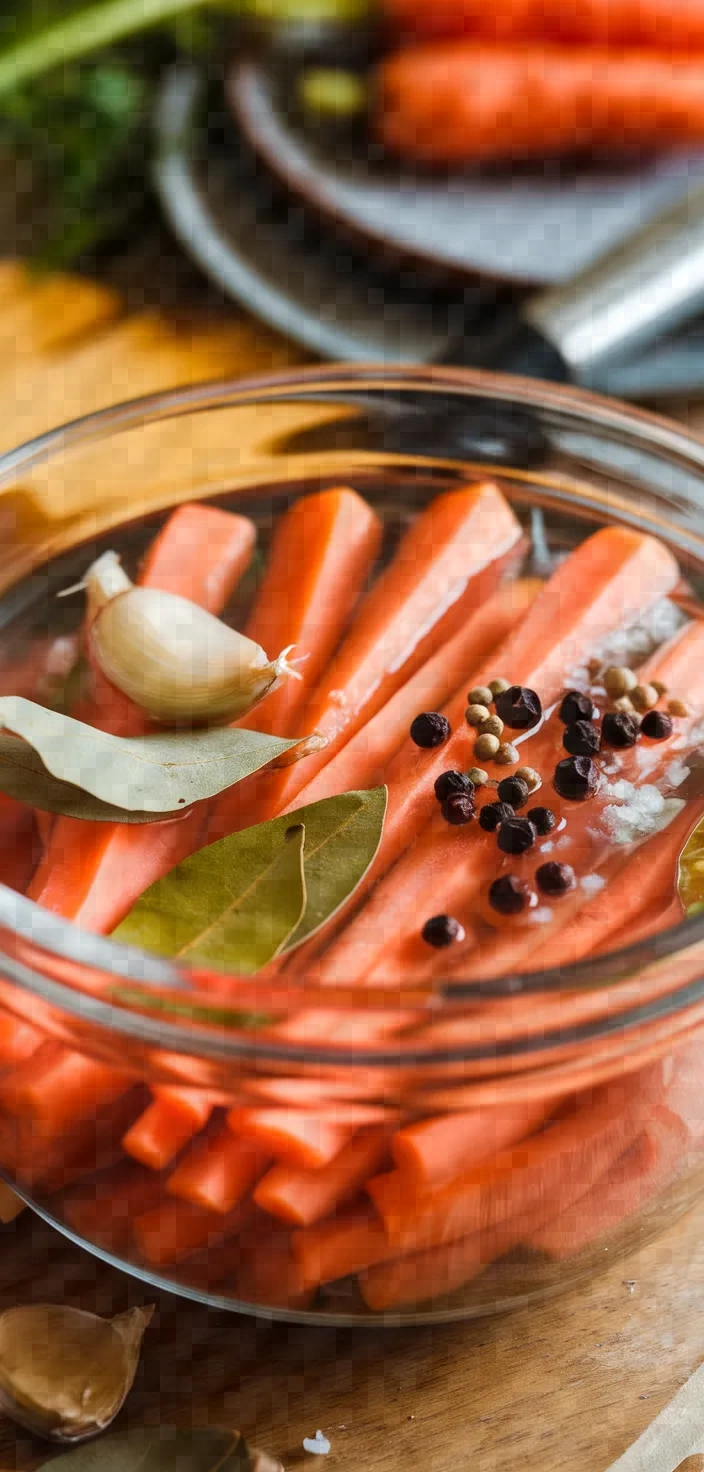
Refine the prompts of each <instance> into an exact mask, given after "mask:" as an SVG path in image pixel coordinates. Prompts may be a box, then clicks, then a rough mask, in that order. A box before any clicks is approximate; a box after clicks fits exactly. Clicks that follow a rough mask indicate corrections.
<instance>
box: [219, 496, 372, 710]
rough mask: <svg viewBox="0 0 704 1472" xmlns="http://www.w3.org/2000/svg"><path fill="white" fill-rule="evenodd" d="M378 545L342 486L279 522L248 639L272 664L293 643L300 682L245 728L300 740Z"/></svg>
mask: <svg viewBox="0 0 704 1472" xmlns="http://www.w3.org/2000/svg"><path fill="white" fill-rule="evenodd" d="M380 545H381V522H380V521H379V518H378V516H377V515H376V514H375V512H374V511H372V509H371V506H368V505H367V502H366V501H364V500H362V497H361V496H358V495H357V492H356V491H350V490H348V489H346V488H345V487H342V488H341V489H336V490H332V491H320V492H318V493H317V494H316V495H313V496H302V497H301V498H300V500H298V501H296V502H295V504H294V505H293V506H292V507H291V510H290V511H288V512H287V513H286V515H285V516H284V517H283V518H282V520H281V521H280V522H279V524H278V527H277V529H276V531H275V533H274V540H273V542H272V546H271V551H270V553H269V560H268V563H267V569H266V573H265V575H264V579H263V581H262V584H261V587H260V589H259V591H258V593H257V597H256V601H255V605H254V608H253V610H252V614H251V616H250V618H249V619H248V622H247V629H246V632H247V635H248V637H249V638H250V639H253V640H254V642H255V643H256V644H261V646H262V649H265V650H266V652H267V654H268V655H269V657H270V658H271V659H274V658H275V657H276V655H277V654H279V653H280V652H281V650H282V649H284V648H285V647H286V645H287V644H294V645H295V649H294V651H293V656H292V657H293V660H294V662H297V668H298V669H299V672H300V674H301V676H302V678H301V679H300V680H287V681H286V682H285V683H284V684H283V685H281V686H280V687H279V689H278V690H274V691H273V693H272V694H271V695H267V697H266V700H264V701H263V702H262V704H261V706H260V707H258V709H257V713H256V718H255V717H254V715H252V716H251V717H249V718H248V719H247V720H246V721H243V722H242V724H243V725H250V724H251V725H253V726H255V727H256V729H257V730H258V731H267V732H269V733H270V734H271V735H276V736H288V735H292V736H295V735H298V734H299V727H300V734H303V726H301V724H300V718H301V711H302V708H303V706H304V705H305V702H306V699H307V696H308V693H309V692H310V691H311V690H312V689H314V687H315V685H316V684H317V683H318V680H319V679H320V678H321V676H322V674H323V671H324V670H325V668H326V666H327V664H328V662H329V660H330V659H331V658H332V656H333V654H334V653H335V650H336V648H337V645H338V644H339V642H340V638H341V637H342V634H343V633H344V630H345V626H346V624H347V623H348V622H349V619H350V617H351V615H352V613H353V611H354V609H355V607H356V604H357V600H358V598H359V596H360V593H361V592H362V589H363V587H364V584H365V582H366V579H367V577H368V576H369V573H370V570H371V568H372V567H373V565H374V562H375V559H376V557H377V555H378V552H379V547H380Z"/></svg>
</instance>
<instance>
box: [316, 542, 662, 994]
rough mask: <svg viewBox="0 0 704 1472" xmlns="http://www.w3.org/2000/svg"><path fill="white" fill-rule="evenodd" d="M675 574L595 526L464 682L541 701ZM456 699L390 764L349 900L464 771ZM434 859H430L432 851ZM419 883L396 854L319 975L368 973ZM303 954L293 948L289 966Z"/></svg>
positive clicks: (463, 730)
mask: <svg viewBox="0 0 704 1472" xmlns="http://www.w3.org/2000/svg"><path fill="white" fill-rule="evenodd" d="M677 576H678V574H677V565H676V563H675V560H674V558H673V557H672V555H671V553H670V552H669V551H668V550H667V548H666V547H664V546H663V545H662V544H661V543H660V542H657V541H655V539H654V538H652V537H644V536H641V535H640V534H639V533H637V532H631V531H627V530H624V529H622V528H620V527H609V528H607V529H605V530H604V531H600V532H596V533H595V534H594V535H593V536H592V537H590V538H589V539H588V540H587V541H586V542H583V543H582V544H581V546H579V547H578V548H577V549H576V551H575V552H573V553H572V554H571V556H570V557H568V558H567V559H566V561H565V562H563V563H562V564H561V566H560V567H559V568H558V570H557V572H555V573H554V574H553V576H552V578H551V579H550V581H549V582H548V583H547V584H546V586H545V588H544V589H543V591H542V593H540V594H539V596H538V597H537V598H536V600H535V602H534V603H533V605H532V607H531V608H529V610H528V612H527V614H526V616H525V618H524V619H523V621H522V623H521V625H520V626H519V628H518V629H517V630H516V632H515V633H514V634H512V635H511V636H510V637H509V639H508V640H507V641H506V643H505V644H504V645H503V646H502V647H501V649H499V650H498V651H497V653H496V655H495V656H493V657H492V660H491V663H490V664H487V665H485V666H482V667H481V668H480V669H479V670H475V671H474V672H473V674H472V676H471V679H472V683H476V684H485V683H486V681H487V680H491V679H493V678H495V676H496V672H497V670H499V671H500V672H501V673H502V675H504V676H505V677H506V678H508V679H511V680H512V681H513V682H514V683H516V684H520V685H528V686H530V687H533V688H535V689H537V690H538V691H539V693H540V698H541V700H542V702H543V706H544V707H547V706H549V705H550V704H551V703H552V702H553V701H555V700H556V699H557V698H558V696H559V694H560V693H561V690H562V688H563V679H564V671H565V670H566V669H567V670H571V669H575V668H576V667H578V666H579V665H580V664H581V663H584V661H585V660H587V659H588V658H589V657H590V656H591V655H592V654H593V653H594V651H595V650H596V649H598V648H599V646H600V643H602V642H603V640H604V639H605V638H606V637H607V635H608V634H609V633H610V632H612V631H613V630H614V629H618V628H620V627H622V626H624V625H628V624H631V623H633V622H635V620H636V619H637V618H638V617H640V616H642V614H643V613H644V612H645V610H646V609H647V608H649V607H651V606H652V605H653V604H654V603H656V602H657V601H659V599H660V598H662V597H663V596H664V595H665V594H666V593H667V592H668V591H669V590H670V589H671V588H672V587H674V586H675V584H676V581H677ZM465 705H466V691H461V692H460V694H459V695H458V696H457V697H456V699H455V700H453V701H452V702H451V703H450V705H448V706H447V707H446V710H445V712H444V713H445V715H446V717H447V719H448V721H449V723H450V727H451V731H452V735H451V736H450V738H449V740H448V741H446V742H445V743H444V745H442V746H440V747H439V748H437V749H436V750H434V751H426V750H419V749H418V748H417V747H415V746H413V744H412V742H410V741H409V742H407V743H406V745H405V747H404V748H403V749H402V750H401V751H400V752H399V754H398V756H397V757H396V759H395V760H394V762H392V764H391V767H390V769H389V773H388V778H387V781H388V788H389V801H388V807H387V812H386V821H385V824H384V833H383V836H382V840H381V844H380V847H379V852H378V854H377V856H376V859H375V861H374V863H373V864H372V866H371V869H370V871H369V873H368V874H367V876H366V878H365V880H364V883H363V885H362V886H361V887H360V888H358V890H357V892H356V894H355V897H354V900H353V904H354V905H358V904H359V900H360V898H361V897H362V895H363V894H364V893H365V892H368V891H369V889H370V888H371V887H372V885H373V884H374V882H375V880H378V879H379V878H381V876H382V875H383V874H384V873H385V871H386V870H387V869H388V868H389V867H390V866H391V865H392V864H393V863H395V861H396V860H397V859H399V858H400V855H401V854H403V853H404V850H406V849H410V846H411V844H412V842H413V839H414V838H415V836H416V834H417V833H418V832H419V830H420V829H422V828H423V827H424V826H425V825H426V824H427V823H428V822H429V820H430V819H431V818H432V817H433V815H434V814H435V813H436V810H437V803H436V799H435V794H434V791H433V784H434V782H435V779H436V778H437V777H438V776H439V775H440V773H441V772H443V771H446V770H448V769H455V770H458V771H466V770H467V769H468V768H469V767H470V766H472V765H473V764H474V758H473V755H472V749H473V745H474V741H475V733H474V731H472V730H470V728H469V727H468V726H467V723H466V721H465V719H464V710H465ZM530 745H531V743H530V737H529V739H528V740H527V742H526V743H525V747H526V760H530ZM500 770H501V769H500V768H497V771H500ZM446 827H447V825H445V824H442V826H439V825H438V828H437V831H438V833H439V834H441V835H442V837H443V838H444V839H445V840H446V839H447V834H446V832H445V829H446ZM452 837H453V838H454V839H456V840H457V847H458V851H459V849H461V848H464V849H467V848H468V847H469V846H474V853H475V854H476V853H478V852H479V850H478V848H477V847H476V845H477V841H478V837H479V835H477V834H476V832H475V830H474V829H472V830H471V831H470V830H469V829H459V830H457V832H456V833H453V834H452ZM483 837H484V838H486V837H487V835H483ZM437 857H438V863H439V860H440V857H441V854H440V850H439V849H438V855H437ZM465 857H466V855H465ZM427 862H428V864H429V865H430V867H431V869H432V871H433V873H434V872H435V870H436V867H437V866H436V854H435V848H434V845H433V843H432V841H431V840H429V843H428V860H427ZM440 867H441V868H442V864H440ZM427 890H428V878H427V869H426V868H425V867H424V866H423V865H422V864H421V863H420V862H419V856H418V852H417V849H416V850H412V851H411V852H409V853H408V854H407V855H405V856H404V857H403V858H401V859H400V863H399V864H398V866H397V868H396V870H395V871H394V872H393V874H392V875H390V876H389V881H387V883H386V884H383V885H379V886H378V888H377V890H376V892H375V894H374V895H373V897H372V900H371V902H370V903H369V904H368V905H367V906H366V908H365V909H364V910H363V911H362V913H361V914H360V915H359V916H358V917H357V919H356V920H354V921H353V922H352V923H351V924H349V925H348V926H347V928H346V930H345V933H344V934H343V935H342V936H341V938H340V939H339V940H338V941H337V942H336V944H334V945H333V946H332V947H331V949H330V950H329V951H328V953H327V955H326V956H325V957H324V958H323V961H322V963H321V966H320V972H319V980H321V981H325V980H330V981H332V982H334V981H336V980H338V981H339V980H346V981H349V980H351V979H353V978H355V977H357V976H367V975H368V974H369V972H370V970H371V967H372V963H373V961H374V960H375V959H376V957H377V956H378V955H379V954H380V952H381V950H382V949H383V947H384V944H385V943H386V941H387V940H388V937H389V936H390V935H394V934H395V933H396V931H397V928H398V915H399V914H403V915H408V914H415V913H417V911H418V905H419V902H420V901H419V896H420V900H422V897H423V895H426V896H427ZM400 896H402V903H401V908H400V909H399V897H400ZM349 908H350V907H349V906H348V907H346V910H345V911H342V912H340V915H339V917H337V918H336V922H335V923H336V926H338V927H339V926H340V925H341V924H342V923H343V921H344V919H345V918H346V916H347V915H348V914H349ZM421 913H423V912H422V911H421ZM326 938H328V937H326V934H325V932H323V933H322V935H321V936H320V938H319V939H318V940H317V942H316V943H317V944H318V945H321V944H324V942H325V940H326ZM303 949H305V948H303ZM303 959H304V958H303V956H302V953H301V956H300V957H299V963H298V964H302V962H303Z"/></svg>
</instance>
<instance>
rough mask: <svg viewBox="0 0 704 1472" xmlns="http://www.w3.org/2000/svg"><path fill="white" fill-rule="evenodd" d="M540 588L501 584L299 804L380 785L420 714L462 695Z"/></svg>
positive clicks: (533, 582) (519, 582) (525, 582)
mask: <svg viewBox="0 0 704 1472" xmlns="http://www.w3.org/2000/svg"><path fill="white" fill-rule="evenodd" d="M541 587H542V583H541V582H540V581H539V580H538V579H537V578H519V579H516V581H515V582H509V583H505V584H503V585H502V587H500V588H499V589H498V590H497V592H496V593H495V594H494V595H493V597H491V598H487V600H486V602H485V603H482V604H480V606H479V608H477V609H476V611H475V612H474V613H472V614H470V615H469V617H468V619H467V621H466V623H465V624H463V625H462V627H461V628H460V629H458V631H457V633H456V634H455V635H454V636H453V637H452V638H451V639H449V640H448V642H447V644H443V645H442V646H441V648H440V649H438V651H437V653H436V654H434V655H433V656H432V658H431V659H429V660H427V661H426V663H425V664H424V665H422V666H421V668H420V669H419V670H418V672H417V674H415V675H414V676H413V677H412V678H411V679H410V680H408V681H407V683H406V684H405V685H403V686H402V687H401V689H400V690H397V691H396V694H395V695H392V697H391V699H390V700H388V701H387V702H386V705H384V706H382V708H381V710H380V711H378V712H377V714H376V715H375V716H373V717H372V719H371V720H370V721H367V723H366V725H364V726H362V728H361V730H359V731H358V732H357V734H356V736H353V737H352V740H351V741H348V742H347V745H346V746H343V748H342V750H341V751H339V752H338V754H337V756H334V757H333V758H332V761H329V762H328V763H327V765H326V766H324V767H323V768H322V770H321V771H320V772H318V775H317V776H316V777H313V779H312V781H311V782H309V783H308V784H307V785H306V787H304V788H303V790H302V792H300V793H299V795H298V798H297V799H296V802H297V805H298V806H301V807H302V806H304V805H306V806H307V804H308V803H311V802H320V801H321V800H322V799H323V798H325V797H334V796H335V795H336V794H337V793H338V792H354V791H356V790H357V791H358V790H362V789H363V788H365V787H374V786H376V785H378V784H379V783H381V782H383V780H384V776H385V774H386V770H387V768H388V766H389V763H390V762H391V761H392V760H393V758H394V757H395V756H396V753H397V752H398V751H399V750H400V749H401V747H402V746H403V744H404V742H405V741H406V739H407V737H408V732H409V729H410V727H411V724H412V722H413V720H414V718H415V717H416V716H417V715H418V712H419V711H421V710H440V709H441V708H442V706H444V705H445V704H446V703H447V701H448V700H449V699H450V698H451V697H452V696H453V695H455V693H456V692H457V691H458V690H459V689H462V690H463V691H465V693H466V684H467V671H468V670H469V671H471V670H472V669H474V668H475V666H476V665H477V664H478V663H479V661H480V660H483V659H484V658H485V657H486V656H487V655H488V654H490V653H491V651H492V650H493V649H496V647H497V646H498V645H499V644H500V643H501V642H502V641H503V640H504V639H505V638H506V637H507V636H508V635H509V634H510V633H511V632H512V630H513V629H514V628H516V626H517V625H518V623H519V621H520V619H522V618H523V617H524V615H525V613H526V612H527V610H528V609H529V608H530V606H531V604H532V603H533V602H534V601H535V599H536V598H537V596H538V593H539V592H540V589H541Z"/></svg>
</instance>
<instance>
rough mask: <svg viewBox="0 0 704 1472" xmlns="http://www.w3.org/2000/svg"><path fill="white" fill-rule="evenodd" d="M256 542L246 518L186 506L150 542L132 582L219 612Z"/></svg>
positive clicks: (195, 505)
mask: <svg viewBox="0 0 704 1472" xmlns="http://www.w3.org/2000/svg"><path fill="white" fill-rule="evenodd" d="M256 538H257V533H256V528H255V526H254V523H253V522H252V521H250V520H249V517H248V516H238V515H236V514H235V513H233V512H232V511H221V510H220V508H219V507H218V506H204V505H202V504H201V503H200V502H197V501H196V502H186V503H184V505H182V506H178V507H177V509H176V510H175V511H172V513H171V515H170V517H169V519H168V521H167V522H166V523H165V525H164V526H163V527H162V529H161V531H160V532H159V534H158V536H156V537H155V538H154V541H153V542H152V544H151V546H150V548H149V550H148V552H147V554H146V556H145V558H144V561H143V563H142V566H141V568H140V572H139V577H138V579H137V581H138V582H139V583H140V584H141V586H142V587H143V588H160V589H161V590H162V591H163V592H164V593H177V594H178V595H179V596H180V597H181V598H190V600H191V602H192V603H197V604H198V605H199V607H200V608H208V609H210V610H211V611H212V612H219V611H220V610H221V609H223V608H225V606H226V605H227V603H228V602H229V600H230V598H231V596H232V593H233V591H234V589H235V588H236V587H237V584H238V583H239V582H240V580H241V578H242V577H243V576H244V574H245V573H246V571H247V568H248V567H249V564H250V562H251V560H252V554H253V552H254V544H255V541H256ZM264 647H265V648H267V646H266V645H265V646H264Z"/></svg>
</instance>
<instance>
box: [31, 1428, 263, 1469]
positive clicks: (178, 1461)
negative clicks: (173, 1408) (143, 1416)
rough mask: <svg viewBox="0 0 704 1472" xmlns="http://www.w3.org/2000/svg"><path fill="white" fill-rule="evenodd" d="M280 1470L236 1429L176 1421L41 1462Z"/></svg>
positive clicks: (52, 1466)
mask: <svg viewBox="0 0 704 1472" xmlns="http://www.w3.org/2000/svg"><path fill="white" fill-rule="evenodd" d="M177 1468H183V1469H184V1472H185V1468H188V1472H283V1467H282V1466H281V1463H280V1462H279V1461H277V1459H276V1457H271V1456H269V1454H268V1453H267V1452H260V1451H257V1449H256V1447H250V1446H248V1445H247V1443H246V1441H245V1440H244V1437H243V1436H240V1433H239V1431H216V1430H214V1429H212V1428H208V1429H204V1430H202V1431H198V1430H196V1431H180V1430H178V1429H177V1428H176V1427H175V1426H159V1427H157V1429H156V1430H143V1431H123V1432H122V1434H121V1435H119V1436H106V1437H102V1438H101V1440H100V1441H98V1442H90V1443H89V1444H88V1445H87V1446H81V1447H78V1448H77V1449H76V1450H75V1451H72V1452H67V1453H66V1455H65V1456H63V1457H56V1458H55V1459H54V1460H53V1461H51V1462H45V1463H44V1465H43V1466H42V1467H40V1468H39V1472H175V1469H177Z"/></svg>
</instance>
